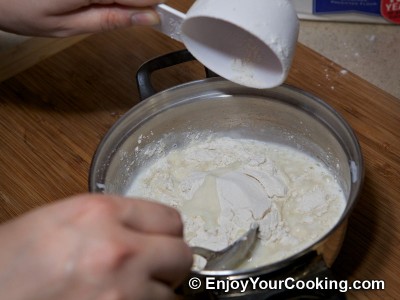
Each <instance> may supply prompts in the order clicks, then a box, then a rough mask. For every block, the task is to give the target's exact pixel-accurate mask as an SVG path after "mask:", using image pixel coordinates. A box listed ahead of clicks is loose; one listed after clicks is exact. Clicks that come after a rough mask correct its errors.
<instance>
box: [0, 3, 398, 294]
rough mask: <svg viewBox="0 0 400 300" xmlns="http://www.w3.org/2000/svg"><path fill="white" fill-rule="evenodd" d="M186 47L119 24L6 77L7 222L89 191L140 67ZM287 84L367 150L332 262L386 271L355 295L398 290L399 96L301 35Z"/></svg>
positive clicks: (166, 80)
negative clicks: (330, 111) (338, 120)
mask: <svg viewBox="0 0 400 300" xmlns="http://www.w3.org/2000/svg"><path fill="white" fill-rule="evenodd" d="M184 7H185V6H184V5H183V6H182V8H184ZM182 48H183V46H182V45H181V44H179V43H177V42H174V41H172V40H170V39H168V38H167V37H165V36H163V35H161V34H159V33H157V32H155V31H152V30H151V29H146V28H135V29H125V30H118V31H114V32H110V33H106V34H98V35H93V36H91V37H89V38H87V39H86V40H84V41H82V42H80V43H78V44H76V45H75V46H72V47H70V48H68V49H67V50H64V51H62V52H60V53H58V54H56V55H54V56H52V57H51V58H49V59H46V60H44V61H42V62H40V63H39V64H37V65H35V66H34V67H32V68H30V69H28V70H26V71H24V72H23V73H20V74H19V75H17V76H15V77H13V78H11V79H8V80H6V81H4V82H3V83H1V84H0V137H1V143H0V222H4V221H7V220H8V219H10V218H13V217H15V216H18V215H20V214H22V213H24V212H26V211H28V210H31V209H33V208H35V207H38V206H40V205H44V204H46V203H49V202H52V201H56V200H57V199H60V198H63V197H67V196H69V195H72V194H76V193H83V192H86V191H87V190H88V188H87V178H88V172H89V166H90V162H91V158H92V155H93V153H94V151H95V149H96V147H97V145H98V143H99V141H100V139H101V138H102V137H103V135H104V134H105V133H106V131H107V130H108V129H109V128H110V126H111V125H112V124H113V123H114V122H115V121H116V120H117V119H118V118H119V117H120V116H121V115H122V114H124V113H125V112H126V111H127V110H128V109H130V108H131V107H132V106H134V105H135V104H136V103H138V91H137V89H136V85H135V78H134V76H135V72H136V70H137V69H138V67H139V66H140V65H141V64H142V63H143V62H145V61H146V60H148V59H150V58H153V57H155V56H158V55H161V54H165V53H167V52H171V51H175V50H178V49H182ZM203 76H204V75H203V69H202V67H201V66H200V65H199V64H197V63H187V64H184V65H181V66H179V67H172V68H170V69H168V70H164V71H162V72H159V73H156V74H155V75H154V83H155V86H156V87H157V88H158V89H164V88H166V87H169V86H174V85H177V84H180V83H183V82H186V81H191V80H195V79H199V78H203ZM388 76H390V74H388ZM287 83H289V84H291V85H294V86H297V87H299V88H302V89H304V90H305V91H307V92H309V93H312V94H314V95H316V96H318V97H320V98H322V99H323V100H325V101H326V102H327V103H329V104H330V105H332V106H333V107H334V108H335V109H337V111H339V112H340V113H341V114H342V115H343V116H344V118H345V119H346V120H347V121H348V122H349V123H350V125H351V126H352V127H353V128H354V130H355V132H356V134H357V136H358V138H359V140H360V142H361V146H362V149H363V153H364V157H365V164H366V177H365V186H364V189H363V192H362V194H361V197H360V200H359V202H358V204H357V206H356V208H355V210H354V211H353V213H352V215H351V218H350V221H349V227H348V233H347V238H346V240H345V241H344V244H343V248H342V251H341V253H340V255H339V257H338V259H337V261H336V263H335V265H334V271H335V272H336V273H337V274H338V276H339V277H340V278H346V279H349V280H350V281H353V280H367V279H383V280H385V282H386V288H385V290H384V291H368V292H367V291H351V292H349V293H348V298H349V299H367V298H368V299H400V286H399V284H398V277H399V274H400V249H399V248H400V247H399V246H400V218H399V217H398V216H399V215H400V183H399V182H400V156H399V155H400V117H399V116H400V100H399V99H395V98H394V97H392V96H390V95H389V94H387V93H385V92H383V91H382V90H379V89H377V88H376V87H374V86H372V85H371V84H369V83H367V82H366V81H363V80H362V79H360V78H359V77H357V76H355V75H353V74H351V73H349V72H347V71H345V70H344V68H343V67H340V66H338V65H336V64H334V63H332V62H331V61H329V60H328V59H326V58H324V57H321V56H320V55H319V54H317V53H315V52H313V51H312V50H310V49H308V48H306V47H304V46H302V45H300V44H299V45H298V47H297V51H296V57H295V60H294V64H293V67H292V70H291V73H290V76H289V78H288V80H287ZM27 230H28V229H27Z"/></svg>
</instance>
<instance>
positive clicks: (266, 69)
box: [156, 0, 299, 88]
mask: <svg viewBox="0 0 400 300" xmlns="http://www.w3.org/2000/svg"><path fill="white" fill-rule="evenodd" d="M156 10H157V11H158V13H159V15H160V18H161V24H160V25H159V26H158V27H157V29H158V30H159V31H161V32H163V33H165V34H167V35H169V36H170V37H171V38H173V39H176V40H178V41H181V42H183V43H184V45H185V47H186V48H187V49H188V50H189V51H190V52H191V53H192V55H193V56H194V57H195V58H196V59H197V60H198V61H200V62H201V63H202V64H203V65H204V66H206V67H207V68H209V69H210V70H212V71H213V72H215V73H216V74H218V75H220V76H221V77H224V78H226V79H228V80H230V81H232V82H235V83H238V84H241V85H245V86H248V87H254V88H271V87H275V86H278V85H280V84H281V83H283V81H284V80H285V79H286V77H287V75H288V73H289V69H290V66H291V63H292V60H293V55H294V50H295V47H296V42H297V37H298V32H299V22H298V19H297V14H296V11H295V9H294V7H293V5H292V3H291V1H290V0H197V1H196V2H195V3H194V4H193V5H192V7H191V8H190V9H189V11H188V12H187V14H186V15H185V14H184V13H182V12H180V11H177V10H175V9H173V8H171V7H169V6H167V5H165V4H160V5H158V6H157V7H156Z"/></svg>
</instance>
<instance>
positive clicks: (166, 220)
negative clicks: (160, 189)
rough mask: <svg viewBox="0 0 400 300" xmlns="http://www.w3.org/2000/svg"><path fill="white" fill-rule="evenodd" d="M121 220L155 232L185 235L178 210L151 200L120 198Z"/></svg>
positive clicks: (142, 229)
mask: <svg viewBox="0 0 400 300" xmlns="http://www.w3.org/2000/svg"><path fill="white" fill-rule="evenodd" d="M117 203H118V205H120V216H119V218H120V220H121V222H122V223H123V224H125V225H126V226H127V227H129V228H132V229H135V230H138V231H141V232H144V233H153V234H161V235H162V234H165V235H172V236H176V237H182V236H183V222H182V219H181V216H180V214H179V212H178V211H177V210H175V209H174V208H172V207H168V206H166V205H163V204H160V203H156V202H152V201H150V200H143V199H133V198H120V199H117Z"/></svg>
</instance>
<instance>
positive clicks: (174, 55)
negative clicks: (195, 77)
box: [136, 49, 218, 101]
mask: <svg viewBox="0 0 400 300" xmlns="http://www.w3.org/2000/svg"><path fill="white" fill-rule="evenodd" d="M193 60H196V59H195V58H194V57H193V55H192V54H190V52H189V51H188V50H187V49H184V50H179V51H176V52H171V53H168V54H165V55H162V56H159V57H156V58H154V59H151V60H149V61H147V62H145V63H144V64H142V65H141V66H140V68H139V70H138V71H137V72H136V84H137V87H138V90H139V96H140V101H142V100H144V99H147V98H149V97H150V96H152V95H154V94H156V93H157V91H156V90H155V89H154V87H153V85H152V84H151V74H152V73H153V72H154V71H157V70H161V69H165V68H168V67H172V66H175V65H178V64H181V63H185V62H189V61H193ZM205 71H206V77H207V78H209V77H216V76H218V75H216V74H215V73H213V72H212V71H210V70H209V69H207V68H205Z"/></svg>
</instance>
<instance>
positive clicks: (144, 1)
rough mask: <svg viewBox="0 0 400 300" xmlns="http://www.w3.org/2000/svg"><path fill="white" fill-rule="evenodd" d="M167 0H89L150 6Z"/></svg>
mask: <svg viewBox="0 0 400 300" xmlns="http://www.w3.org/2000/svg"><path fill="white" fill-rule="evenodd" d="M165 1H166V0H89V3H90V4H103V5H104V4H119V5H124V6H131V7H149V6H153V5H156V4H159V3H162V2H165Z"/></svg>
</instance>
